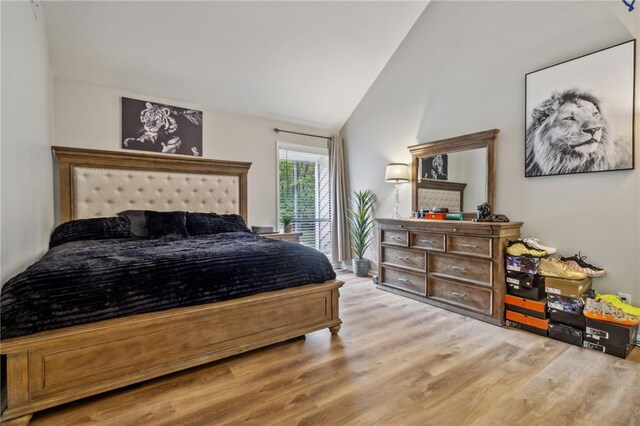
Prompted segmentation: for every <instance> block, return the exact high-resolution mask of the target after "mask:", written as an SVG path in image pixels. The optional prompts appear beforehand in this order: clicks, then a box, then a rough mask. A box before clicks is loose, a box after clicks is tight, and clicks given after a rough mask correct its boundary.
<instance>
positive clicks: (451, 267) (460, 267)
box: [447, 265, 467, 272]
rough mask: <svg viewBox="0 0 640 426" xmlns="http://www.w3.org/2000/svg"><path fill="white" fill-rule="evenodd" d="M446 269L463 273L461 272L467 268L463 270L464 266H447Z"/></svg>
mask: <svg viewBox="0 0 640 426" xmlns="http://www.w3.org/2000/svg"><path fill="white" fill-rule="evenodd" d="M447 268H449V269H453V270H454V271H463V272H464V271H466V270H467V268H465V267H464V266H454V265H449V266H447Z"/></svg>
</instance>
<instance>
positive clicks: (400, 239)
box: [389, 237, 404, 241]
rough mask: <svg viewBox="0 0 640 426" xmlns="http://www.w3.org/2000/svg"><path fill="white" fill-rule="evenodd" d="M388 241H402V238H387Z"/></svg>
mask: <svg viewBox="0 0 640 426" xmlns="http://www.w3.org/2000/svg"><path fill="white" fill-rule="evenodd" d="M389 239H390V240H394V241H404V238H402V237H389Z"/></svg>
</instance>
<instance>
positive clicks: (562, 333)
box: [548, 321, 584, 347]
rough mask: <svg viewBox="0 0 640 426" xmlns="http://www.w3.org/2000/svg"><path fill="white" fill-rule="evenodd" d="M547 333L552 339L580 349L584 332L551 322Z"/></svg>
mask: <svg viewBox="0 0 640 426" xmlns="http://www.w3.org/2000/svg"><path fill="white" fill-rule="evenodd" d="M548 333H549V337H550V338H552V339H555V340H560V341H561V342H565V343H569V344H570V345H574V346H579V347H582V341H583V333H584V332H583V331H582V330H580V329H578V328H575V327H571V326H568V325H565V324H559V323H555V322H553V321H552V322H550V323H549V328H548Z"/></svg>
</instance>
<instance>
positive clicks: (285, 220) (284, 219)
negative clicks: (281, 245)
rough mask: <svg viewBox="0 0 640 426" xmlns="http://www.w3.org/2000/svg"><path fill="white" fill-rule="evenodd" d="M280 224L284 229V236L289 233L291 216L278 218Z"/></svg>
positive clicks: (285, 215)
mask: <svg viewBox="0 0 640 426" xmlns="http://www.w3.org/2000/svg"><path fill="white" fill-rule="evenodd" d="M280 222H282V226H283V227H284V232H285V233H286V234H288V233H290V232H291V230H292V229H291V228H292V226H291V224H292V223H293V216H292V215H290V214H283V215H282V217H281V218H280Z"/></svg>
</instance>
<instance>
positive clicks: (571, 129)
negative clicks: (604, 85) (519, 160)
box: [525, 89, 631, 176]
mask: <svg viewBox="0 0 640 426" xmlns="http://www.w3.org/2000/svg"><path fill="white" fill-rule="evenodd" d="M531 119H532V120H533V121H532V122H531V124H530V126H529V128H528V129H527V132H526V148H525V176H542V175H556V174H567V173H580V172H592V171H602V170H612V169H621V168H626V167H629V166H630V163H629V158H631V156H630V154H629V152H628V149H627V148H626V147H625V144H623V143H622V141H620V140H615V139H614V138H613V136H612V134H611V130H610V127H609V124H608V122H607V120H606V119H605V118H604V116H603V114H602V111H601V107H600V101H599V100H598V99H597V98H596V97H595V96H593V95H591V94H590V93H588V92H584V91H579V90H577V89H572V90H566V91H564V92H562V93H553V94H552V95H551V96H550V97H549V98H548V99H546V100H545V101H543V102H542V103H541V104H540V105H538V106H537V107H536V108H534V109H533V112H532V114H531ZM628 163H629V164H628Z"/></svg>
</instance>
